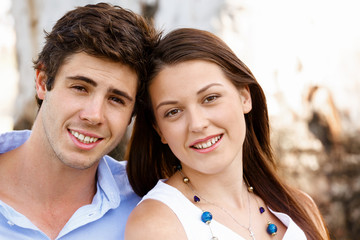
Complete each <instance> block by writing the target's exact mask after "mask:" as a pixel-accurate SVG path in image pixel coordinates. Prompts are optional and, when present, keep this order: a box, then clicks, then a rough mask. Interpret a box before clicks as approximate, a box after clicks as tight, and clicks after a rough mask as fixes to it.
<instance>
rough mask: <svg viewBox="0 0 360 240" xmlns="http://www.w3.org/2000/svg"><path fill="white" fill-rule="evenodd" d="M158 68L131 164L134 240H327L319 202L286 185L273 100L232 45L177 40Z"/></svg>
mask: <svg viewBox="0 0 360 240" xmlns="http://www.w3.org/2000/svg"><path fill="white" fill-rule="evenodd" d="M150 68H151V69H150V76H149V78H148V80H147V82H146V87H145V89H144V91H143V92H142V94H141V95H140V99H141V100H142V101H143V102H142V104H141V106H140V108H139V109H138V113H137V117H136V122H135V125H134V129H133V135H132V138H131V140H130V148H129V152H128V156H127V157H128V160H129V162H128V169H127V170H128V175H129V180H130V183H131V185H132V186H133V188H134V190H135V192H136V193H137V194H138V195H140V196H144V195H145V197H144V198H143V200H142V202H141V203H140V204H139V205H138V206H137V207H136V208H135V210H134V211H133V213H132V214H131V216H130V218H129V221H128V223H127V227H126V239H130V240H131V239H157V240H158V239H197V240H198V239H232V240H233V239H242V240H243V239H252V240H253V239H257V240H259V239H262V240H263V239H288V240H290V239H291V240H294V239H314V240H315V239H316V240H317V239H328V234H327V230H326V228H325V225H324V222H323V219H322V217H321V215H320V213H319V211H318V208H317V207H316V205H315V203H314V202H313V200H312V199H311V198H310V197H309V196H308V195H306V194H304V193H303V192H301V191H299V190H296V189H293V188H291V187H289V186H287V185H286V184H285V183H284V181H283V180H281V179H280V178H279V177H278V175H277V173H276V167H275V161H274V157H273V153H272V150H271V146H270V136H269V119H268V113H267V106H266V100H265V96H264V93H263V91H262V89H261V87H260V85H259V84H258V82H257V81H256V79H255V77H254V76H253V74H252V73H251V71H250V70H249V69H248V68H247V67H246V66H245V64H244V63H242V62H241V61H240V60H239V59H238V58H237V57H236V56H235V54H234V53H233V52H232V51H231V50H230V49H229V47H228V46H227V45H226V44H225V43H224V42H223V41H221V40H220V39H219V38H217V37H216V36H214V35H212V34H211V33H208V32H205V31H201V30H195V29H179V30H175V31H173V32H171V33H169V34H168V35H167V36H165V37H164V38H163V39H162V40H161V41H160V43H159V45H158V46H157V48H156V49H155V51H154V56H153V65H152V66H151V67H150ZM151 189H152V190H151ZM149 190H151V191H150V192H149Z"/></svg>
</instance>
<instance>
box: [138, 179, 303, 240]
mask: <svg viewBox="0 0 360 240" xmlns="http://www.w3.org/2000/svg"><path fill="white" fill-rule="evenodd" d="M145 199H154V200H158V201H160V202H162V203H164V204H165V205H167V206H168V207H169V208H170V209H171V210H172V211H173V212H174V213H175V214H176V216H177V217H178V219H179V220H180V222H181V224H182V225H183V227H184V230H185V233H186V235H187V238H188V239H189V240H202V239H204V240H209V239H211V237H212V235H211V232H210V229H209V226H207V224H204V223H203V222H202V221H201V215H202V210H201V209H200V208H198V207H197V206H195V205H194V204H193V203H192V202H191V201H189V200H188V199H187V198H186V197H185V196H184V195H183V194H182V193H181V192H180V191H179V190H177V189H176V188H174V187H172V186H170V185H168V184H166V183H164V180H160V181H158V183H157V184H156V186H155V187H154V188H153V189H152V190H151V191H149V192H148V193H147V194H146V195H145V196H144V197H143V199H142V200H141V201H144V200H145ZM269 210H270V211H271V212H272V213H273V214H274V215H275V216H276V217H277V218H279V219H280V221H281V222H282V223H283V224H284V225H285V226H286V227H287V230H286V233H285V235H284V237H283V240H306V236H305V234H304V232H303V231H302V230H301V229H300V228H299V226H297V225H296V223H295V222H294V221H293V220H292V219H291V218H290V217H289V216H288V215H286V214H284V213H278V212H274V211H272V210H271V209H269ZM210 225H211V230H212V232H213V234H214V236H215V237H217V238H218V239H219V240H220V239H221V240H224V239H230V240H245V239H244V238H243V237H242V236H240V235H239V234H237V233H235V232H234V231H232V230H231V229H229V228H228V227H226V226H224V225H223V224H221V223H219V222H217V221H216V220H214V219H213V220H212V221H211V224H210ZM255 237H256V236H255Z"/></svg>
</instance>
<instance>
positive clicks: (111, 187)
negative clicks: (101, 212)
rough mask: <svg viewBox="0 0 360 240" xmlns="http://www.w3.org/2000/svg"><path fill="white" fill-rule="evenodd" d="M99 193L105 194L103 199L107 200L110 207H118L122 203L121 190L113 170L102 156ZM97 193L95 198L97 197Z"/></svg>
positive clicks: (98, 173) (99, 171)
mask: <svg viewBox="0 0 360 240" xmlns="http://www.w3.org/2000/svg"><path fill="white" fill-rule="evenodd" d="M97 186H98V189H97V191H98V192H97V193H96V195H98V194H99V193H100V194H101V195H102V196H103V199H102V200H103V201H107V203H108V207H109V208H116V207H118V206H119V204H120V201H121V199H120V190H119V188H118V186H117V184H116V181H115V179H114V175H113V173H112V172H111V169H110V167H109V164H108V162H107V160H106V158H105V157H103V158H101V160H100V163H99V166H98V170H97ZM96 195H95V197H94V200H95V198H96V197H97V196H96Z"/></svg>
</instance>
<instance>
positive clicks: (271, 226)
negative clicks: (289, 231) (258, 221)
mask: <svg viewBox="0 0 360 240" xmlns="http://www.w3.org/2000/svg"><path fill="white" fill-rule="evenodd" d="M266 231H267V233H268V234H270V235H271V236H275V235H276V232H277V226H276V225H275V224H273V223H271V222H268V227H267V228H266Z"/></svg>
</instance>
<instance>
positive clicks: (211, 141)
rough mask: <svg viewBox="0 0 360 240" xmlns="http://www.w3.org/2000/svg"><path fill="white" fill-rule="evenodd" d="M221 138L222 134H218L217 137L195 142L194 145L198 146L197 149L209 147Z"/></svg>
mask: <svg viewBox="0 0 360 240" xmlns="http://www.w3.org/2000/svg"><path fill="white" fill-rule="evenodd" d="M220 138H221V136H217V137H214V138H211V139H209V140H208V141H206V142H204V143H198V144H195V145H194V146H193V147H194V148H196V149H204V148H209V147H211V146H212V145H214V144H215V143H216V142H217V141H219V140H220Z"/></svg>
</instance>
